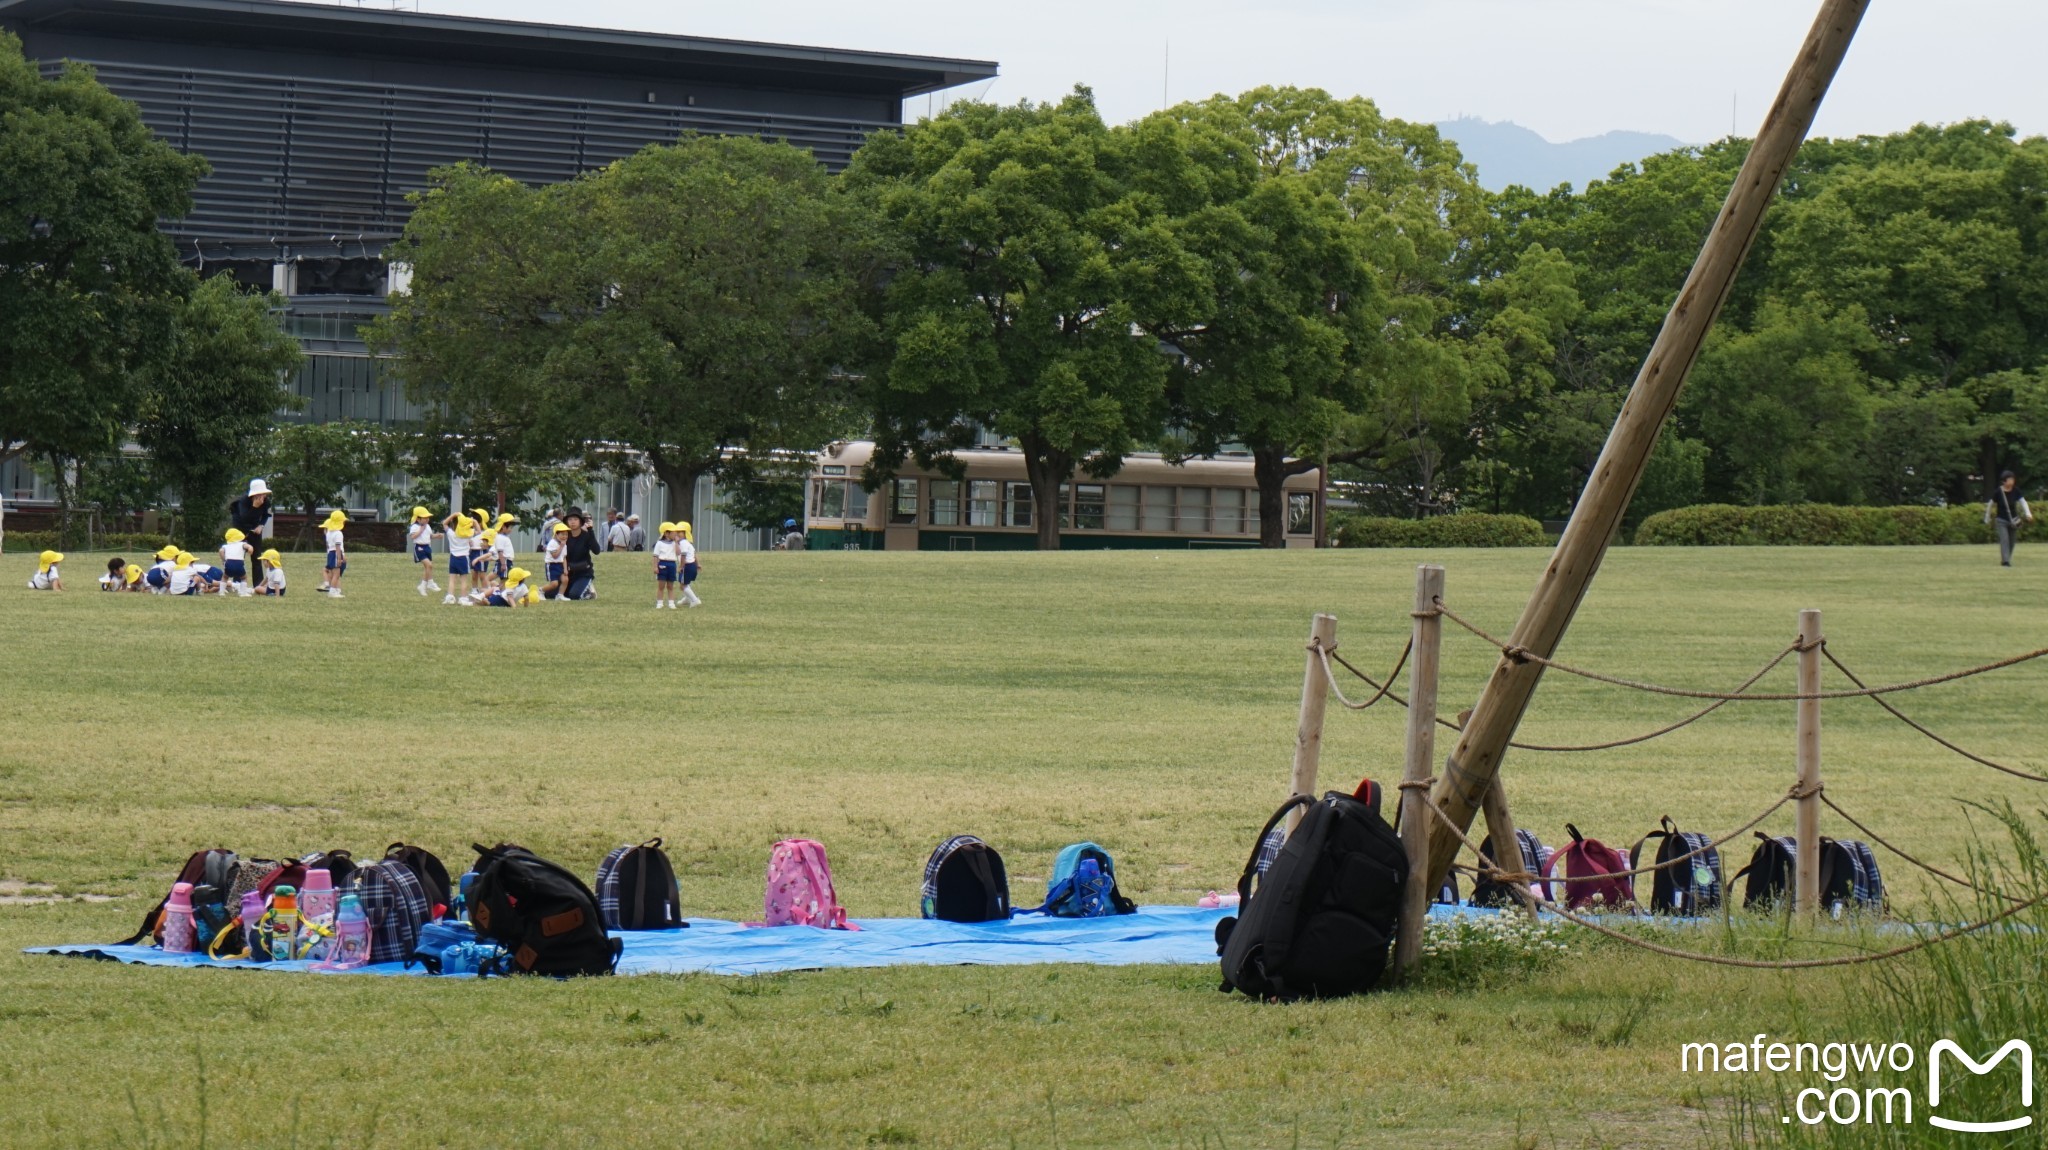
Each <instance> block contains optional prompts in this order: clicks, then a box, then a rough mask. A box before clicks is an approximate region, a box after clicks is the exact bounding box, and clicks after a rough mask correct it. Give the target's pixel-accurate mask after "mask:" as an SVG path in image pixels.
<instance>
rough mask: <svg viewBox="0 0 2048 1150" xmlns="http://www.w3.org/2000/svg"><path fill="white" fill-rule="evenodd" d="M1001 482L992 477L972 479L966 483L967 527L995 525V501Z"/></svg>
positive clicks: (997, 497)
mask: <svg viewBox="0 0 2048 1150" xmlns="http://www.w3.org/2000/svg"><path fill="white" fill-rule="evenodd" d="M1000 489H1001V484H998V483H997V482H996V481H995V480H993V479H974V480H969V481H968V484H967V525H968V526H969V527H994V526H995V525H996V522H997V520H996V503H997V500H998V499H999V498H1000V496H999V495H998V492H999V490H1000Z"/></svg>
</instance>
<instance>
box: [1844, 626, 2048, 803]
mask: <svg viewBox="0 0 2048 1150" xmlns="http://www.w3.org/2000/svg"><path fill="white" fill-rule="evenodd" d="M1821 652H1822V653H1823V654H1825V655H1826V656H1827V657H1828V662H1830V663H1833V664H1834V665H1835V670H1837V671H1840V672H1841V673H1842V674H1843V675H1844V676H1845V677H1847V678H1848V680H1849V681H1850V682H1851V683H1854V684H1856V685H1857V686H1859V687H1861V686H1862V685H1863V680H1861V679H1859V678H1857V677H1856V672H1854V671H1851V670H1850V669H1849V668H1848V667H1846V666H1843V665H1842V661H1841V660H1840V659H1837V658H1835V653H1834V652H1833V651H1830V650H1828V649H1827V646H1826V644H1822V646H1821ZM1870 701H1871V702H1873V703H1876V704H1877V705H1878V706H1880V707H1883V708H1884V709H1885V710H1887V711H1890V712H1891V715H1892V718H1894V719H1897V720H1898V721H1899V722H1901V723H1904V724H1906V725H1907V726H1909V727H1911V728H1913V729H1914V730H1916V731H1918V732H1920V733H1921V734H1923V735H1926V736H1927V737H1928V738H1930V739H1933V740H1934V741H1935V742H1936V743H1938V744H1940V745H1941V746H1943V747H1946V748H1948V749H1949V750H1951V751H1954V752H1955V753H1956V754H1958V755H1961V756H1962V757H1964V758H1966V759H1968V760H1970V761H1971V762H1973V763H1977V764H1980V765H1982V766H1986V767H1990V768H1991V769H1992V770H1994V771H2004V772H2005V773H2006V774H2008V775H2012V776H2013V777H2015V778H2021V779H2026V780H2027V781H2029V782H2035V783H2048V775H2037V774H2034V773H2032V772H2030V771H2023V770H2020V769H2019V768H2018V767H2008V766H2006V765H2005V764H2004V763H1997V762H1993V761H1991V760H1990V759H1987V758H1985V757H1984V756H1982V755H1974V754H1971V753H1970V752H1969V751H1966V750H1964V749H1962V748H1961V747H1958V746H1956V745H1955V744H1954V743H1951V742H1949V741H1948V740H1947V739H1944V738H1942V737H1941V736H1940V735H1937V734H1935V733H1934V732H1933V731H1930V730H1928V729H1927V728H1926V727H1923V726H1921V725H1920V724H1919V723H1916V722H1914V721H1913V720H1912V719H1909V718H1907V717H1906V713H1905V712H1904V711H1901V710H1899V709H1898V708H1897V707H1894V706H1892V704H1891V701H1890V700H1888V699H1881V698H1878V697H1877V696H1875V695H1873V696H1871V699H1870Z"/></svg>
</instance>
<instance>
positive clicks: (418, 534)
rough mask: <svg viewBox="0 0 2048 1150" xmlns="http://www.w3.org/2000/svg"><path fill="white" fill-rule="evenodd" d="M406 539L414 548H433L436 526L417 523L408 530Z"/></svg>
mask: <svg viewBox="0 0 2048 1150" xmlns="http://www.w3.org/2000/svg"><path fill="white" fill-rule="evenodd" d="M405 538H406V542H408V543H411V544H412V545H413V546H414V547H432V546H433V545H434V525H433V524H431V523H415V524H413V525H412V526H411V527H408V528H406V531H405Z"/></svg>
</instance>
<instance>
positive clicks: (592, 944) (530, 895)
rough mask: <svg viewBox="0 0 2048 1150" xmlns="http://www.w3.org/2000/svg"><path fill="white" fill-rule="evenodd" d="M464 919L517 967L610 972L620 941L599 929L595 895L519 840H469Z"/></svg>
mask: <svg viewBox="0 0 2048 1150" xmlns="http://www.w3.org/2000/svg"><path fill="white" fill-rule="evenodd" d="M476 853H477V860H476V872H477V873H476V882H475V884H474V885H473V886H471V888H470V902H469V921H470V922H471V924H472V925H474V926H475V927H476V933H477V935H478V937H480V938H486V939H489V940H491V941H492V942H495V943H497V944H498V945H499V946H502V947H504V948H505V949H506V950H507V951H509V952H510V953H511V955H512V968H513V970H514V971H516V972H518V973H523V974H548V975H554V976H556V977H564V978H565V977H568V976H570V975H577V974H610V973H612V971H613V970H614V969H615V968H616V967H617V966H618V965H619V952H620V951H621V950H623V949H625V944H624V943H623V942H621V941H620V940H618V939H616V938H612V937H611V936H610V935H608V934H606V933H605V929H604V921H603V919H602V918H601V917H599V914H598V909H597V896H596V895H593V894H591V893H590V888H589V887H587V886H584V885H583V880H582V879H580V878H577V877H576V876H575V875H574V874H572V873H570V871H569V870H568V868H566V867H563V866H560V865H558V864H555V863H551V862H549V861H547V860H546V859H544V858H540V857H538V856H536V855H535V854H534V853H533V852H532V851H529V850H527V849H526V848H525V847H520V846H512V845H510V844H507V843H499V844H498V845H497V846H494V847H486V846H477V847H476Z"/></svg>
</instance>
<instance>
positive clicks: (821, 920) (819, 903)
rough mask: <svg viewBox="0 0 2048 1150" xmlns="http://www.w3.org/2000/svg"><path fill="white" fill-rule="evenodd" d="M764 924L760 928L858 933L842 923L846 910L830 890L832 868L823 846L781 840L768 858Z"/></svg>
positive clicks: (853, 927) (852, 926)
mask: <svg viewBox="0 0 2048 1150" xmlns="http://www.w3.org/2000/svg"><path fill="white" fill-rule="evenodd" d="M765 909H766V911H767V921H766V922H765V923H763V924H762V925H764V926H815V927H820V928H822V929H826V930H859V929H860V928H859V927H857V926H855V925H853V924H852V923H850V922H847V921H846V908H845V907H843V906H840V905H839V896H838V895H837V894H835V893H833V890H832V866H831V864H830V863H827V862H826V861H825V847H824V844H822V843H819V842H816V841H815V840H812V839H784V840H782V841H781V842H779V843H776V844H775V850H774V851H773V852H772V853H771V854H769V856H768V895H767V899H766V907H765Z"/></svg>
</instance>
